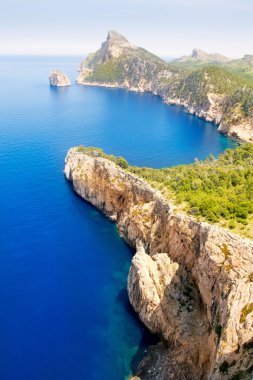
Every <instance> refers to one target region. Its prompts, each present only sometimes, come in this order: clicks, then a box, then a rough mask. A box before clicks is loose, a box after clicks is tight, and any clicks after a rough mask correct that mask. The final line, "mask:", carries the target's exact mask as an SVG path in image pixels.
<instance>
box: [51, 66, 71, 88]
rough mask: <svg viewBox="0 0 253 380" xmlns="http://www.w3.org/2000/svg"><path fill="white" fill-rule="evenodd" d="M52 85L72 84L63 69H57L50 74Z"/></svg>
mask: <svg viewBox="0 0 253 380" xmlns="http://www.w3.org/2000/svg"><path fill="white" fill-rule="evenodd" d="M49 83H50V86H54V87H64V86H70V85H71V82H70V79H69V78H68V77H67V75H65V74H64V73H63V72H62V71H60V70H58V69H55V70H53V71H52V72H51V73H50V74H49Z"/></svg>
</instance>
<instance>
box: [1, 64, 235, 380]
mask: <svg viewBox="0 0 253 380" xmlns="http://www.w3.org/2000/svg"><path fill="white" fill-rule="evenodd" d="M78 62H79V58H64V57H45V58H42V57H41V58H32V57H26V58H20V57H12V58H8V57H4V58H3V57H2V58H1V60H0V83H1V85H0V115H1V118H0V162H1V192H0V210H1V212H0V231H1V233H0V305H1V308H0V378H1V380H45V379H46V380H51V379H52V380H60V379H61V380H70V379H73V380H79V379H84V378H89V379H90V380H107V379H110V380H120V379H124V378H125V377H126V376H128V375H129V374H130V373H131V371H132V370H134V368H135V367H136V363H137V362H138V359H139V357H140V356H141V355H142V354H143V350H144V348H145V347H146V346H147V344H149V342H150V339H151V337H150V335H149V334H148V333H147V332H146V331H145V329H144V328H143V326H142V325H141V324H140V323H139V321H138V318H137V317H136V315H135V314H134V313H133V312H132V309H131V307H130V305H129V303H128V299H127V294H126V278H127V273H128V269H129V266H130V261H131V256H132V252H131V250H130V249H129V247H127V246H126V245H125V244H124V242H123V241H122V240H121V239H120V238H119V236H118V234H117V231H116V229H115V226H114V225H113V224H112V223H110V222H109V221H108V220H107V219H106V218H105V217H104V216H103V215H101V214H100V213H99V212H98V211H97V210H95V209H94V208H93V207H92V206H90V205H89V204H87V203H85V202H84V201H82V200H81V199H80V198H79V197H78V196H76V195H75V193H74V192H73V190H72V186H71V184H69V183H68V182H67V181H66V180H65V178H64V175H63V168H64V158H65V155H66V152H67V150H68V148H69V147H71V146H73V145H80V144H84V145H94V146H99V147H102V148H103V149H104V150H105V151H106V152H108V153H114V154H119V155H123V156H125V157H126V159H127V160H128V161H129V162H130V163H131V164H137V165H152V166H154V167H161V166H168V165H174V164H179V163H186V162H192V161H193V160H194V158H195V157H198V158H204V157H206V156H207V155H208V154H209V153H212V154H214V155H217V154H219V153H220V152H222V151H223V150H224V149H225V148H226V147H233V146H235V143H234V142H233V141H231V140H229V139H227V138H225V137H224V136H222V135H220V134H218V133H217V132H216V128H215V127H214V126H213V125H212V124H210V123H206V122H204V121H202V120H199V119H197V118H196V117H194V116H190V115H187V114H186V113H184V111H183V110H182V109H180V108H176V107H170V106H166V105H165V104H163V103H162V102H161V100H160V99H159V98H157V97H154V96H152V95H151V94H142V95H140V94H134V93H129V92H125V91H122V90H110V89H102V88H85V87H79V86H75V85H73V86H72V87H69V88H63V89H58V90H55V89H52V88H50V87H49V86H48V80H47V77H48V73H49V71H50V70H51V69H52V68H55V67H57V66H60V68H62V69H64V70H65V72H66V73H67V74H69V75H70V76H71V77H72V79H74V78H75V75H76V73H75V68H76V66H77V64H78Z"/></svg>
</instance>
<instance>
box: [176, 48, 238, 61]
mask: <svg viewBox="0 0 253 380" xmlns="http://www.w3.org/2000/svg"><path fill="white" fill-rule="evenodd" d="M229 61H231V59H229V58H227V57H225V56H224V55H221V54H217V53H214V54H209V53H206V52H205V51H203V50H201V49H193V51H192V55H190V56H187V55H185V56H183V57H181V58H179V59H176V60H175V61H174V62H182V63H192V62H194V63H226V62H229Z"/></svg>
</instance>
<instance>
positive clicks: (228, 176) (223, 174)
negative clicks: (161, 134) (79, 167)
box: [78, 144, 253, 258]
mask: <svg viewBox="0 0 253 380" xmlns="http://www.w3.org/2000/svg"><path fill="white" fill-rule="evenodd" d="M78 149H79V150H80V151H82V152H84V153H86V154H92V155H94V154H96V155H98V156H101V157H104V158H107V159H109V160H111V161H113V162H115V163H116V164H117V165H119V166H120V167H122V168H124V169H126V170H128V171H130V172H131V173H134V174H135V175H137V176H139V177H141V178H143V179H145V180H146V181H147V182H149V183H150V184H151V185H152V186H153V187H155V188H157V189H159V190H160V191H161V192H162V193H163V195H164V196H165V197H167V198H168V199H169V200H170V201H173V202H174V204H175V205H177V207H178V209H179V210H180V211H183V212H186V213H188V214H190V215H192V216H193V217H194V218H196V219H197V220H206V221H208V222H211V223H219V224H220V225H222V226H224V227H228V228H230V229H233V230H234V231H235V232H239V233H241V234H242V235H244V236H247V237H253V234H252V230H253V229H252V226H253V145H252V144H245V145H241V146H239V147H237V148H236V149H234V150H232V149H228V150H226V151H225V152H224V153H223V154H221V155H220V156H219V158H218V159H215V158H214V157H213V156H210V157H208V158H207V159H206V160H204V161H199V160H196V161H195V163H194V164H190V165H180V166H176V167H172V168H164V169H153V168H146V167H136V166H129V165H128V163H127V161H126V160H125V159H124V158H122V157H115V156H113V155H107V154H105V153H104V152H103V151H102V150H101V149H97V148H85V147H79V148H78ZM221 250H222V252H224V255H225V257H226V258H227V256H228V255H229V251H228V247H224V246H222V247H221Z"/></svg>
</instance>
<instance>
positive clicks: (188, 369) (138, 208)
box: [65, 148, 253, 380]
mask: <svg viewBox="0 0 253 380" xmlns="http://www.w3.org/2000/svg"><path fill="white" fill-rule="evenodd" d="M65 175H66V177H67V179H69V180H71V181H73V186H74V189H75V191H76V192H77V193H78V194H79V195H80V196H81V197H82V198H84V199H85V200H86V201H89V202H90V203H92V204H93V205H94V206H96V207H97V208H98V209H100V210H101V211H102V212H104V213H105V214H106V215H107V216H108V217H109V218H110V219H111V220H113V221H115V222H116V223H117V226H118V229H119V232H120V234H121V236H122V237H123V238H124V239H125V240H126V241H127V242H128V243H129V244H130V245H131V246H132V247H134V248H135V249H136V254H135V255H134V257H133V260H132V266H131V269H130V272H129V277H128V294H129V299H130V302H131V304H132V305H133V307H134V309H135V310H136V312H137V313H138V314H139V316H140V318H141V320H142V321H143V323H144V324H145V325H146V326H147V327H148V328H149V329H150V331H152V332H153V333H156V334H159V335H160V336H161V340H162V342H161V343H160V344H158V345H157V346H155V347H153V348H152V349H151V350H150V352H149V355H148V357H147V358H146V359H145V360H144V361H143V363H142V364H141V365H140V368H139V372H138V374H137V376H138V378H141V379H142V380H149V379H156V380H165V379H166V380H168V379H189V380H190V379H191V380H195V379H196V380H197V379H212V380H213V379H215V380H216V379H234V380H235V379H251V378H252V375H253V242H252V241H251V240H248V239H243V238H240V237H239V236H237V235H233V234H232V233H230V232H228V231H227V230H224V229H222V228H220V227H217V226H214V225H210V224H208V223H200V222H197V221H195V220H193V219H192V218H191V217H189V216H185V215H181V214H177V213H175V212H174V207H173V204H170V203H169V202H168V201H166V200H165V199H164V198H163V196H162V195H161V194H160V193H159V191H157V190H154V189H153V188H152V187H151V186H150V185H148V184H147V183H146V182H145V181H144V180H142V179H140V178H138V177H136V176H135V175H133V174H131V173H129V172H127V171H125V170H123V169H121V168H119V167H118V166H117V165H115V164H114V163H113V162H111V161H109V160H107V159H104V158H101V157H98V156H97V154H96V152H95V151H94V152H93V153H90V154H84V153H83V152H80V151H79V150H78V148H71V149H70V150H69V152H68V154H67V157H66V165H65ZM136 378H137V377H136Z"/></svg>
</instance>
